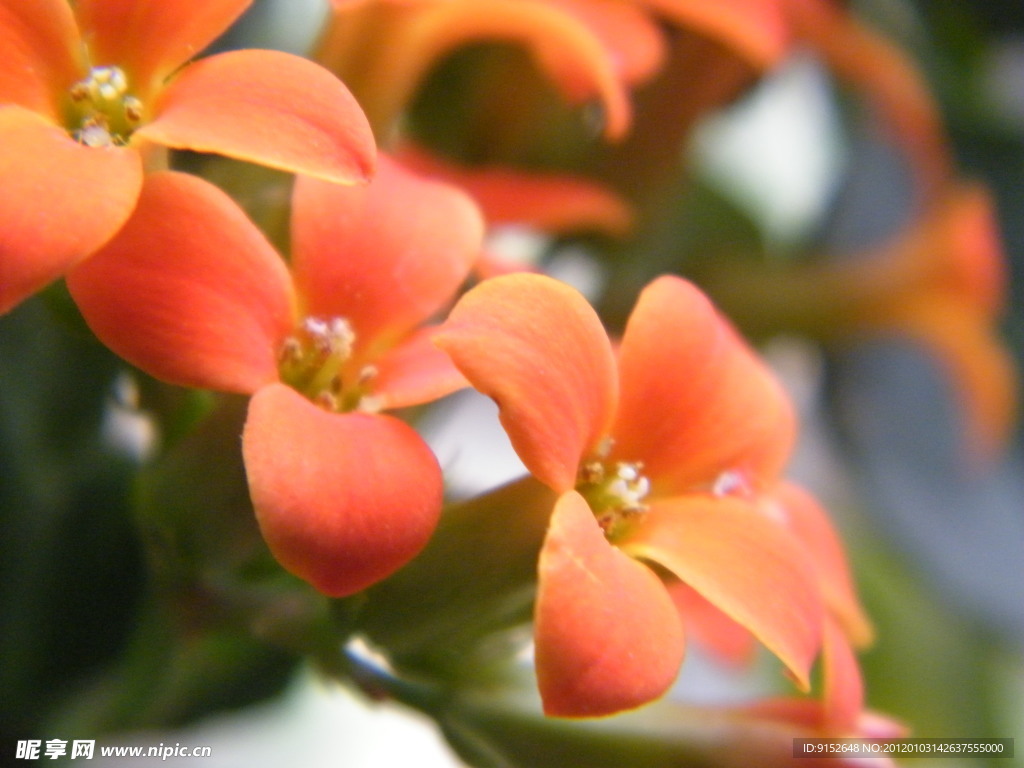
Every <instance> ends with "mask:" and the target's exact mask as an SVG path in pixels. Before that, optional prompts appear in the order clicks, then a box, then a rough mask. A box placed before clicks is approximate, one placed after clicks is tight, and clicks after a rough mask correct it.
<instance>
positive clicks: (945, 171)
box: [784, 0, 954, 191]
mask: <svg viewBox="0 0 1024 768" xmlns="http://www.w3.org/2000/svg"><path fill="white" fill-rule="evenodd" d="M784 7H785V10H786V11H787V14H788V17H789V22H790V24H791V26H792V28H793V29H794V31H795V33H796V35H797V36H798V37H799V38H800V39H801V41H802V42H805V43H807V44H808V45H810V47H811V48H812V49H813V50H814V51H815V52H816V53H818V54H819V56H820V58H821V59H822V60H823V61H824V62H825V64H826V65H827V66H828V67H829V68H830V69H831V71H832V73H833V74H835V75H836V76H837V77H838V78H840V79H841V80H844V81H846V82H847V83H849V84H851V85H853V86H854V87H856V88H858V89H859V90H860V91H861V92H862V93H863V94H864V95H865V96H866V97H867V98H868V99H870V100H871V101H872V102H873V106H875V107H876V108H877V109H878V111H879V112H880V114H881V116H882V118H883V120H885V121H886V122H887V123H888V127H889V128H890V129H891V130H892V131H893V133H894V134H895V138H896V139H897V140H898V141H899V142H900V146H901V147H902V148H903V149H904V151H906V152H907V156H908V157H910V158H911V161H912V162H913V164H914V168H915V171H917V173H918V176H919V179H918V180H919V181H920V182H922V184H923V185H924V188H925V189H926V190H928V191H934V190H935V189H941V188H942V187H943V186H944V185H945V183H946V181H947V180H948V179H949V178H950V175H951V173H952V170H953V166H954V160H953V158H952V156H951V153H950V148H949V144H948V141H947V138H946V133H945V130H944V129H943V126H942V115H941V111H940V109H939V107H938V105H937V104H936V103H935V100H934V98H933V97H932V94H931V89H930V87H929V85H928V83H927V81H926V80H925V78H924V77H922V74H921V72H919V71H918V69H917V67H916V65H915V64H914V63H913V61H912V60H911V59H910V58H909V57H908V56H907V55H906V53H905V52H904V51H902V50H900V49H899V48H898V47H897V46H895V45H893V44H892V43H890V42H889V41H887V40H886V39H885V38H883V37H882V36H881V35H878V34H876V33H875V32H874V31H872V30H871V29H869V28H868V27H867V26H866V25H864V24H862V23H861V22H860V21H858V20H857V19H856V18H855V17H854V16H853V15H852V14H851V13H850V12H849V10H848V9H846V8H844V7H842V6H840V5H837V4H835V3H823V2H819V1H818V0H789V2H787V3H785V4H784Z"/></svg>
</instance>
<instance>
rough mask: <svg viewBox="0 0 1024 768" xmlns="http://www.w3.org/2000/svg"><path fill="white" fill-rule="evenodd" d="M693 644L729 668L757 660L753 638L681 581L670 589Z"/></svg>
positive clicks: (671, 585) (673, 584)
mask: <svg viewBox="0 0 1024 768" xmlns="http://www.w3.org/2000/svg"><path fill="white" fill-rule="evenodd" d="M666 586H667V588H668V593H669V596H671V598H672V602H673V603H675V606H676V609H677V610H678V611H679V615H680V616H682V617H683V626H685V627H686V634H687V635H688V636H689V638H690V641H691V642H692V643H695V644H696V645H698V646H700V647H702V648H706V649H707V650H709V651H710V652H711V653H713V654H715V656H716V657H717V658H719V659H721V660H723V661H725V662H726V663H728V664H734V665H746V664H749V663H751V662H752V661H753V660H754V651H755V650H756V643H755V642H754V637H753V635H751V634H750V632H749V631H748V630H747V629H746V628H745V627H742V626H740V625H739V624H737V623H736V622H735V621H733V620H732V619H731V618H729V617H728V616H727V615H725V614H724V613H722V611H720V610H719V609H718V608H716V607H715V606H714V605H712V604H711V603H709V602H708V601H707V600H706V599H704V598H703V597H701V595H700V593H698V592H697V591H696V590H695V589H694V588H693V587H691V586H690V585H689V584H685V583H683V582H681V581H671V582H669V583H668V584H667V585H666Z"/></svg>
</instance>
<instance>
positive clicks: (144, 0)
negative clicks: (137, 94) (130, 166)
mask: <svg viewBox="0 0 1024 768" xmlns="http://www.w3.org/2000/svg"><path fill="white" fill-rule="evenodd" d="M251 4H252V0H175V2H173V3H168V2H165V0H79V2H78V3H77V7H76V10H75V15H76V16H77V17H78V20H79V24H80V26H81V28H82V30H84V31H85V32H86V34H87V35H88V37H89V48H90V51H91V53H92V56H93V61H94V63H95V64H97V65H105V64H116V65H117V66H119V67H121V68H122V69H123V70H125V72H126V73H127V74H128V77H129V79H130V81H131V82H133V83H135V84H136V87H137V88H138V89H139V90H140V91H141V92H142V93H143V94H146V95H148V94H149V93H150V92H151V91H152V89H153V88H154V87H155V86H156V85H158V84H159V83H160V82H161V81H163V80H164V79H165V78H166V77H167V76H168V75H170V74H171V73H172V72H173V71H174V70H175V69H177V68H178V67H180V66H181V65H182V64H184V63H185V62H186V61H188V60H189V59H191V58H192V57H193V56H195V55H196V54H198V53H199V52H200V51H202V50H203V49H204V48H206V47H207V46H208V45H209V44H210V43H212V42H213V41H214V40H215V39H216V38H217V37H218V36H220V35H221V34H222V33H223V32H225V31H226V30H227V28H228V27H229V26H230V25H231V24H232V23H233V22H234V21H235V20H236V19H237V18H238V17H239V16H241V15H242V12H243V11H245V9H246V8H248V7H249V6H250V5H251Z"/></svg>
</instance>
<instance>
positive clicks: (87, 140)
mask: <svg viewBox="0 0 1024 768" xmlns="http://www.w3.org/2000/svg"><path fill="white" fill-rule="evenodd" d="M68 95H69V96H70V99H71V102H70V109H69V112H70V115H69V123H68V124H69V128H70V131H71V135H72V137H73V138H74V139H75V141H78V142H79V143H81V144H85V145H86V146H88V147H109V146H123V145H125V144H127V143H128V139H129V138H131V135H132V132H133V131H134V130H135V129H136V128H138V126H139V123H141V122H142V117H143V104H142V101H140V100H139V99H138V98H136V97H135V96H133V95H131V94H130V93H129V88H128V78H127V77H126V76H125V74H124V71H123V70H121V69H120V68H119V67H112V66H111V67H93V68H92V69H90V70H89V75H88V77H86V78H85V79H84V80H79V81H78V82H77V83H75V84H74V85H73V86H71V89H70V90H69V92H68Z"/></svg>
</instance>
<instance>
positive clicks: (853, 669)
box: [822, 618, 864, 733]
mask: <svg viewBox="0 0 1024 768" xmlns="http://www.w3.org/2000/svg"><path fill="white" fill-rule="evenodd" d="M822 662H823V663H824V680H825V690H824V694H823V700H824V706H825V727H826V728H827V729H828V730H829V731H832V732H833V733H850V732H852V731H855V730H856V728H857V722H858V721H859V720H860V716H861V712H862V711H863V710H864V680H863V678H862V677H861V673H860V666H859V665H858V664H857V657H856V656H854V654H853V648H851V647H850V641H849V640H847V639H846V634H845V633H844V631H843V628H842V627H840V626H839V624H838V623H836V622H835V621H834V620H832V619H831V618H830V619H827V620H826V621H825V632H824V642H823V644H822Z"/></svg>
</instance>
